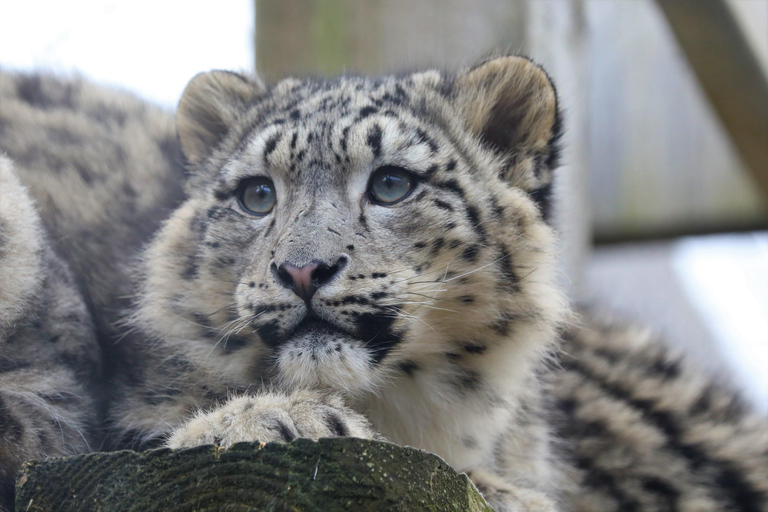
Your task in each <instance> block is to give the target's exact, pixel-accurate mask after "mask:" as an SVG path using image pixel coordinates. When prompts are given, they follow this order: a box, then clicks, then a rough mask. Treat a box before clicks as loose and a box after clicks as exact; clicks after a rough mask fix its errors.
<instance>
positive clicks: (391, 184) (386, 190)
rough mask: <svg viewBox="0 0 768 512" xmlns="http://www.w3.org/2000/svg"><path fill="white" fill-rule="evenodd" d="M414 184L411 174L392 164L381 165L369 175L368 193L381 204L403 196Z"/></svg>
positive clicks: (394, 200)
mask: <svg viewBox="0 0 768 512" xmlns="http://www.w3.org/2000/svg"><path fill="white" fill-rule="evenodd" d="M415 185H416V180H415V179H414V177H413V175H412V174H411V173H410V172H409V171H406V170H405V169H401V168H399V167H394V166H386V167H381V168H379V169H377V170H376V172H374V173H373V176H372V177H371V185H370V193H371V195H372V196H373V198H374V199H375V200H376V201H377V202H379V203H381V204H385V205H386V204H392V203H396V202H397V201H399V200H401V199H403V198H405V197H406V196H407V195H408V194H409V193H410V191H411V190H413V188H414V186H415Z"/></svg>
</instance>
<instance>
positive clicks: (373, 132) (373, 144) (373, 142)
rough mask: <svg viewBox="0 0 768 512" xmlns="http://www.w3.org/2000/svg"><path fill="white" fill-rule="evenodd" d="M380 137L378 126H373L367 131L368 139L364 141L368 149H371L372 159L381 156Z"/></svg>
mask: <svg viewBox="0 0 768 512" xmlns="http://www.w3.org/2000/svg"><path fill="white" fill-rule="evenodd" d="M381 136H382V132H381V127H380V126H379V125H378V124H375V125H373V126H372V127H371V128H370V129H369V130H368V138H367V139H366V142H367V143H368V147H369V148H371V151H372V152H373V156H374V157H379V156H380V155H381Z"/></svg>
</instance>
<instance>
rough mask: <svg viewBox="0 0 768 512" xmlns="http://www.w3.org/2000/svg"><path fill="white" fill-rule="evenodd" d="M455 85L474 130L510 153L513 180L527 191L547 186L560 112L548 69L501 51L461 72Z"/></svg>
mask: <svg viewBox="0 0 768 512" xmlns="http://www.w3.org/2000/svg"><path fill="white" fill-rule="evenodd" d="M456 86H457V89H458V96H457V100H458V102H459V108H460V110H461V112H462V113H463V115H464V117H465V121H466V123H467V126H468V127H469V129H470V131H472V133H473V134H475V135H476V136H478V137H479V138H480V139H481V140H482V142H483V143H484V144H486V145H487V146H488V147H489V148H491V149H493V150H494V151H495V152H497V153H498V154H500V155H502V156H504V157H506V158H507V159H508V162H509V165H508V167H507V169H506V171H505V176H504V177H505V178H506V179H507V180H508V181H509V182H510V184H512V185H514V186H518V187H521V188H523V189H525V190H528V191H535V190H539V189H541V188H542V187H545V186H547V185H548V184H549V182H550V181H551V171H552V170H553V168H554V167H555V165H557V162H556V160H557V153H558V148H557V144H558V139H559V137H560V112H559V110H558V102H557V94H556V92H555V88H554V86H553V85H552V82H551V80H550V79H549V77H548V76H547V74H546V73H545V72H544V70H543V69H541V67H539V66H538V65H537V64H535V63H534V62H533V61H531V60H529V59H526V58H524V57H517V56H507V57H499V58H495V59H490V60H486V61H483V62H481V63H479V64H477V65H475V66H474V67H472V68H470V69H469V71H467V72H465V73H463V74H461V75H459V76H458V77H457V79H456Z"/></svg>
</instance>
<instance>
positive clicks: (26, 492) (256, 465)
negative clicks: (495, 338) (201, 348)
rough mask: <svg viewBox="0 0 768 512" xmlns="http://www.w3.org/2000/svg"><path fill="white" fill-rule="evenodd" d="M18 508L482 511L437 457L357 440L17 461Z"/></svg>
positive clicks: (470, 489)
mask: <svg viewBox="0 0 768 512" xmlns="http://www.w3.org/2000/svg"><path fill="white" fill-rule="evenodd" d="M16 493H17V494H16V507H17V510H24V511H30V512H33V511H62V512H67V511H85V510H95V511H100V510H103V511H118V510H126V511H134V510H135V511H153V510H157V511H204V510H210V511H214V510H233V511H245V510H265V511H309V510H324V511H325V510H327V511H334V510H372V511H376V510H388V511H389V510H395V511H397V510H402V511H419V510H424V511H453V510H456V511H460V510H461V511H466V510H469V511H490V510H491V509H490V507H489V506H488V505H487V504H486V503H485V502H484V501H483V499H482V498H481V497H480V495H479V494H478V492H477V490H476V489H475V488H474V486H473V485H472V484H471V483H470V482H469V479H468V478H467V477H466V475H463V474H459V473H456V472H455V471H454V470H453V469H452V468H451V467H450V466H448V465H447V464H446V463H445V462H444V461H443V460H442V459H440V458H439V457H437V456H435V455H432V454H429V453H426V452H423V451H420V450H416V449H413V448H403V447H400V446H397V445H393V444H390V443H382V442H377V441H367V440H362V439H351V438H344V439H321V440H320V441H317V442H314V441H310V440H307V439H298V440H296V441H294V442H292V443H290V444H276V443H270V444H266V445H259V444H257V443H240V444H237V445H235V446H233V447H232V448H230V449H228V450H220V449H217V448H215V447H213V446H203V447H199V448H192V449H189V450H180V451H171V450H167V449H161V450H153V451H149V452H143V453H137V452H129V451H123V452H115V453H95V454H89V455H78V456H75V457H67V458H63V459H49V460H47V461H42V462H29V463H27V464H26V466H25V468H24V470H23V472H22V475H21V476H20V478H19V482H18V485H17V489H16Z"/></svg>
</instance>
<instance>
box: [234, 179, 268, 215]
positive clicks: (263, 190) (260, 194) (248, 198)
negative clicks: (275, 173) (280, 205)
mask: <svg viewBox="0 0 768 512" xmlns="http://www.w3.org/2000/svg"><path fill="white" fill-rule="evenodd" d="M237 201H238V202H239V203H240V207H241V208H242V209H243V210H245V211H246V212H248V213H250V214H252V215H259V216H261V215H266V214H268V213H269V212H271V211H272V208H274V207H275V203H276V202H277V194H276V193H275V184H274V183H273V182H272V180H271V179H269V178H266V177H264V176H259V177H258V178H250V179H248V180H245V181H244V182H242V183H241V184H240V186H239V187H238V192H237Z"/></svg>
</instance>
